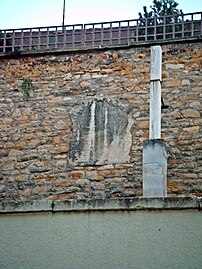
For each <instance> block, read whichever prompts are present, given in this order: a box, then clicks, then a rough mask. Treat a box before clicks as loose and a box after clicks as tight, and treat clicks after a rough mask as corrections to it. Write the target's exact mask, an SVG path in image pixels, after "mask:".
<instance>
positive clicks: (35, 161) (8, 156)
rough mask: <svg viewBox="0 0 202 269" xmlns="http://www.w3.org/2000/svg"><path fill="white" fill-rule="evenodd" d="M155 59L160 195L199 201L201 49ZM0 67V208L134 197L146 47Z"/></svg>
mask: <svg viewBox="0 0 202 269" xmlns="http://www.w3.org/2000/svg"><path fill="white" fill-rule="evenodd" d="M162 50H163V83H162V97H163V101H164V103H165V105H166V106H168V108H165V109H162V138H163V140H164V141H165V144H166V146H167V152H168V194H169V195H170V196H173V195H186V196H193V195H197V196H200V195H201V194H202V187H201V183H202V157H201V156H202V146H201V145H202V133H201V131H202V130H201V126H202V125H201V123H202V119H201V101H202V91H201V86H202V80H201V65H202V45H201V43H179V44H167V45H162ZM0 67H1V72H0V113H1V117H0V121H1V124H0V138H1V139H0V170H1V173H0V195H1V201H6V202H10V203H11V202H23V201H27V200H38V199H45V198H48V199H52V200H69V199H79V200H80V199H82V200H83V199H84V200H85V199H100V198H101V199H102V198H112V197H113V198H114V197H134V196H142V144H143V141H144V140H145V139H148V131H149V130H148V118H149V88H150V81H149V78H150V48H149V47H131V48H127V49H116V50H115V49H111V50H96V51H89V52H74V53H67V52H66V53H63V54H55V55H54V54H41V55H38V56H37V55H35V56H31V55H30V56H18V57H16V58H1V62H0ZM26 78H28V79H29V81H31V82H32V87H31V89H30V91H29V89H28V88H27V89H26V88H24V89H23V87H22V83H23V81H25V79H26ZM109 111H110V113H109ZM99 113H100V114H99ZM117 115H118V116H117ZM119 118H120V121H119ZM96 119H97V120H96ZM98 119H101V120H100V121H99V120H98ZM112 123H113V124H112ZM110 124H111V125H110ZM100 125H101V126H102V128H101V127H99V126H100ZM113 130H114V131H113ZM92 134H93V138H92ZM121 141H122V142H121ZM123 141H124V142H123ZM95 142H96V143H95ZM120 143H122V144H120ZM86 145H87V146H86ZM100 145H101V146H100ZM120 149H121V150H120ZM100 160H101V161H100ZM113 160H115V162H113Z"/></svg>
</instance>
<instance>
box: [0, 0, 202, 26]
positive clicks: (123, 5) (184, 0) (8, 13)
mask: <svg viewBox="0 0 202 269" xmlns="http://www.w3.org/2000/svg"><path fill="white" fill-rule="evenodd" d="M63 1H64V0H0V7H1V16H0V29H11V28H21V27H22V28H23V27H35V26H50V25H61V24H62V11H63ZM65 2H66V12H65V24H77V23H89V22H102V21H114V20H127V19H136V18H138V12H140V11H141V12H142V7H143V6H145V5H146V6H148V7H149V6H150V5H151V4H152V2H153V1H152V0H66V1H65ZM177 2H178V3H179V6H178V7H179V9H182V10H183V12H184V13H188V12H196V11H202V0H178V1H177Z"/></svg>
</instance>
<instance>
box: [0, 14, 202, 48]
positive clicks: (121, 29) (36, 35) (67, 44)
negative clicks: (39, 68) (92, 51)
mask: <svg viewBox="0 0 202 269" xmlns="http://www.w3.org/2000/svg"><path fill="white" fill-rule="evenodd" d="M201 35H202V12H195V13H187V14H181V15H178V16H163V17H154V18H148V19H135V20H124V21H111V22H101V23H89V24H75V25H65V26H64V27H63V26H48V27H36V28H21V29H6V30H0V53H5V52H9V51H11V52H14V53H19V52H21V51H35V50H37V51H38V50H50V51H51V50H54V49H65V48H67V49H70V50H71V49H72V50H73V49H83V48H96V47H97V48H98V47H100V48H101V47H110V46H125V45H132V44H137V43H138V42H152V41H158V40H159V41H161V40H169V39H170V40H172V39H179V40H180V39H186V38H193V37H200V36H201Z"/></svg>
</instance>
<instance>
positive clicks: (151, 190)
mask: <svg viewBox="0 0 202 269" xmlns="http://www.w3.org/2000/svg"><path fill="white" fill-rule="evenodd" d="M143 196H144V197H146V198H152V197H166V196H167V154H166V151H165V147H164V144H163V141H162V140H161V139H152V140H147V141H144V142H143Z"/></svg>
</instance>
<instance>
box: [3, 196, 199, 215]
mask: <svg viewBox="0 0 202 269" xmlns="http://www.w3.org/2000/svg"><path fill="white" fill-rule="evenodd" d="M201 208H202V197H167V198H121V199H96V200H95V199H94V200H86V201H83V200H69V201H51V200H39V201H31V202H24V203H18V204H17V203H16V204H11V203H2V204H1V205H0V214H11V213H39V212H50V213H57V212H94V211H137V210H186V209H195V210H201Z"/></svg>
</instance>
